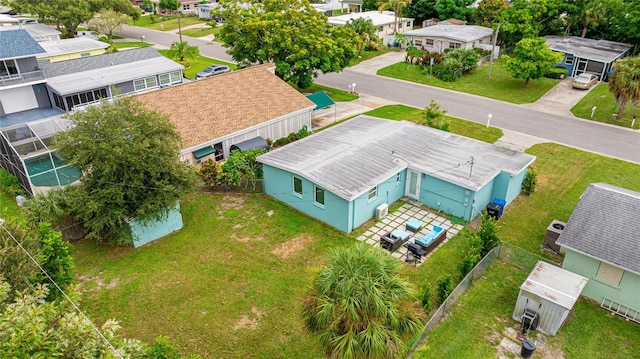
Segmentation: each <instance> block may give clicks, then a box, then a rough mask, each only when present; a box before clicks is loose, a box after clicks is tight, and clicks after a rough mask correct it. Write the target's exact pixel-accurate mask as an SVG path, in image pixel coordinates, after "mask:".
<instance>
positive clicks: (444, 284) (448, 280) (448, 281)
mask: <svg viewBox="0 0 640 359" xmlns="http://www.w3.org/2000/svg"><path fill="white" fill-rule="evenodd" d="M437 286H438V290H437V292H438V293H437V295H438V297H437V299H438V305H441V304H442V303H443V302H444V301H445V300H446V299H447V297H448V296H449V294H451V292H453V289H455V286H454V285H453V277H451V274H446V275H444V276H442V277H440V278H438V282H437Z"/></svg>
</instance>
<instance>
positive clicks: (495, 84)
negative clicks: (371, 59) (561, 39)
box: [378, 61, 559, 104]
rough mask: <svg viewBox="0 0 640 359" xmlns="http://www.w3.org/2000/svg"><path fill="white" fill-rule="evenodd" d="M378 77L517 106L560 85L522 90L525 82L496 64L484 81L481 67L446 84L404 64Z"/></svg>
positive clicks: (544, 81) (538, 83) (535, 83)
mask: <svg viewBox="0 0 640 359" xmlns="http://www.w3.org/2000/svg"><path fill="white" fill-rule="evenodd" d="M378 75H382V76H387V77H393V78H397V79H402V80H406V81H412V82H417V83H421V84H425V85H430V86H436V87H442V88H446V89H450V90H454V91H460V92H466V93H470V94H474V95H478V96H484V97H489V98H494V99H497V100H502V101H507V102H512V103H518V104H519V103H530V102H535V101H536V100H537V99H539V98H540V97H541V96H542V95H544V94H545V93H546V92H547V91H549V90H550V89H551V88H553V86H555V85H557V84H558V81H559V80H554V79H548V78H541V79H537V80H531V81H529V85H528V86H524V80H521V79H515V78H513V77H511V75H509V73H507V70H506V68H505V66H504V64H503V63H502V62H499V61H498V62H495V63H494V64H493V68H492V69H491V78H487V66H483V67H480V68H478V69H476V70H474V71H473V72H471V73H469V74H466V75H464V76H462V77H460V78H458V79H457V80H456V81H455V82H445V81H442V80H439V79H437V78H435V76H432V77H429V69H428V68H427V69H426V71H425V73H423V70H422V69H421V68H420V67H419V66H415V65H410V64H407V63H404V62H399V63H397V64H394V65H391V66H387V67H385V68H383V69H380V70H378Z"/></svg>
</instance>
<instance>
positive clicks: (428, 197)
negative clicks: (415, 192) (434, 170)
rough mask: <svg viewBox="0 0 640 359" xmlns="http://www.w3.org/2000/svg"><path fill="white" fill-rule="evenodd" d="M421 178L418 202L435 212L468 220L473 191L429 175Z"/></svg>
mask: <svg viewBox="0 0 640 359" xmlns="http://www.w3.org/2000/svg"><path fill="white" fill-rule="evenodd" d="M422 176H423V177H422V181H421V182H420V202H422V203H424V204H425V205H427V206H429V207H431V208H433V209H435V210H436V211H442V212H444V213H447V214H450V215H453V216H457V217H460V218H463V219H465V220H470V218H469V217H470V216H471V212H472V211H471V204H472V201H473V196H474V193H473V191H471V190H468V189H465V188H462V187H460V186H458V185H455V184H452V183H449V182H446V181H443V180H441V179H438V178H435V177H431V176H429V175H424V174H423V175H422Z"/></svg>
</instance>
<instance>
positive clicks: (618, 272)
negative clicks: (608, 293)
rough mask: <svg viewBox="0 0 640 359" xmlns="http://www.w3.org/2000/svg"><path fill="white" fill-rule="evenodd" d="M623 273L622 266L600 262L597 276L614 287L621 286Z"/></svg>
mask: <svg viewBox="0 0 640 359" xmlns="http://www.w3.org/2000/svg"><path fill="white" fill-rule="evenodd" d="M623 274H624V270H623V269H622V268H618V267H615V266H612V265H611V264H609V263H605V262H600V267H598V272H597V273H596V278H597V279H599V280H601V281H603V282H605V283H607V284H611V285H612V286H614V287H619V286H620V281H621V280H622V275H623Z"/></svg>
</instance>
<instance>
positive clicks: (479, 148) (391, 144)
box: [258, 115, 535, 200]
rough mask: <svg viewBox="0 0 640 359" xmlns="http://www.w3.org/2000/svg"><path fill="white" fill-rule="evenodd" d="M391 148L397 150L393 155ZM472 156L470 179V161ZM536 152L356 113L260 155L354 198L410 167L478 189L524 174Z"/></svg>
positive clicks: (264, 159) (263, 159) (266, 161)
mask: <svg viewBox="0 0 640 359" xmlns="http://www.w3.org/2000/svg"><path fill="white" fill-rule="evenodd" d="M392 151H394V152H395V154H392ZM471 156H474V159H475V164H474V167H473V173H472V176H471V178H469V172H470V171H469V170H470V166H469V164H468V161H469V159H470V157H471ZM534 159H535V157H534V156H531V155H528V154H525V153H521V152H516V151H512V150H509V149H505V148H500V147H497V146H494V145H491V144H488V143H485V142H481V141H477V140H474V139H471V138H467V137H463V136H458V135H455V134H452V133H449V132H443V131H440V130H436V129H433V128H429V127H425V126H421V125H417V124H415V123H412V122H407V121H391V120H385V119H381V118H376V117H371V116H363V115H361V116H358V117H356V118H354V119H351V120H349V121H346V122H344V123H342V124H340V125H338V126H334V127H332V128H329V129H327V130H324V131H322V132H319V133H316V134H314V135H312V136H309V137H306V138H304V139H302V140H300V141H296V142H294V143H291V144H288V145H286V146H284V147H282V148H279V149H276V150H274V151H271V152H269V153H267V154H265V155H262V156H260V157H258V160H259V161H260V162H262V163H265V164H268V165H271V166H274V167H277V168H281V169H284V170H286V171H289V172H292V173H295V174H299V175H301V176H303V177H305V178H307V179H308V180H310V181H312V182H314V183H316V184H318V185H319V186H321V187H324V188H326V189H327V190H329V191H331V192H333V193H335V194H336V195H338V196H340V197H342V198H344V199H346V200H352V199H354V198H357V197H358V196H360V195H361V194H362V193H365V192H366V191H368V190H369V189H371V187H373V186H376V185H378V184H380V183H381V182H382V181H384V180H386V179H388V178H390V177H391V176H393V175H394V174H396V173H398V172H400V171H402V170H404V169H405V168H407V166H408V167H409V168H411V169H415V170H418V171H421V172H422V173H426V174H429V175H430V176H433V177H436V178H439V179H441V180H444V181H447V182H450V183H454V184H456V185H459V186H461V187H463V188H467V189H470V190H473V191H477V190H478V189H480V188H482V187H483V186H484V185H485V184H487V183H488V182H489V181H491V180H492V179H493V178H494V177H495V176H497V175H498V174H499V173H500V171H505V172H508V173H510V174H517V173H520V172H521V171H522V170H523V169H525V168H526V167H527V166H528V165H529V164H530V163H531V162H533V160H534Z"/></svg>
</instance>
